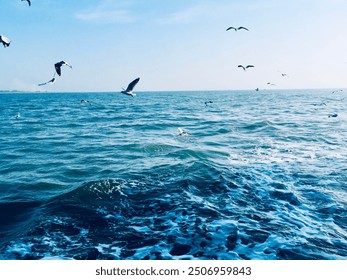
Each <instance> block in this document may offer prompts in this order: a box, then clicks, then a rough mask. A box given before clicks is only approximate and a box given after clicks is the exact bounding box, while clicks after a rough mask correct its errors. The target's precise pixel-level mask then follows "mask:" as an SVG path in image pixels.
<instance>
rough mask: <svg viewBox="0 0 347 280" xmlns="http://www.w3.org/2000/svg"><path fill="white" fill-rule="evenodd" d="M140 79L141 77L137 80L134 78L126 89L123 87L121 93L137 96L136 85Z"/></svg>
mask: <svg viewBox="0 0 347 280" xmlns="http://www.w3.org/2000/svg"><path fill="white" fill-rule="evenodd" d="M139 81H140V78H136V79H135V80H133V81H132V82H131V83H130V84H129V85H128V87H127V88H126V89H124V88H123V90H122V91H121V93H123V94H126V95H130V96H132V97H134V96H136V94H135V93H133V90H134V87H135V86H136V85H137V83H138V82H139Z"/></svg>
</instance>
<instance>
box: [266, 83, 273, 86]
mask: <svg viewBox="0 0 347 280" xmlns="http://www.w3.org/2000/svg"><path fill="white" fill-rule="evenodd" d="M267 84H268V85H269V86H275V84H273V83H270V82H268V83H267Z"/></svg>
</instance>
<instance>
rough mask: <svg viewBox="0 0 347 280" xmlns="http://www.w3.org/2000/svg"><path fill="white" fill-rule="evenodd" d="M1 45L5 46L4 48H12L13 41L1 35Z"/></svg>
mask: <svg viewBox="0 0 347 280" xmlns="http://www.w3.org/2000/svg"><path fill="white" fill-rule="evenodd" d="M0 43H2V44H3V45H4V48H6V47H9V46H10V44H11V40H10V39H8V38H7V37H5V36H4V35H0Z"/></svg>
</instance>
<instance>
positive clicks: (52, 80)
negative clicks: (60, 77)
mask: <svg viewBox="0 0 347 280" xmlns="http://www.w3.org/2000/svg"><path fill="white" fill-rule="evenodd" d="M54 81H55V78H54V77H53V78H52V79H51V80H49V81H48V82H45V83H42V84H38V86H44V85H47V84H49V83H54Z"/></svg>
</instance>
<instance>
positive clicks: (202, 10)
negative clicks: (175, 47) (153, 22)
mask: <svg viewBox="0 0 347 280" xmlns="http://www.w3.org/2000/svg"><path fill="white" fill-rule="evenodd" d="M208 11H209V7H208V5H205V4H199V5H196V6H192V7H189V8H186V9H184V10H181V11H178V12H174V13H172V14H169V15H167V16H165V17H162V18H159V19H158V20H157V22H158V23H162V24H181V23H190V22H193V21H195V20H196V19H198V18H201V17H204V16H206V15H207V14H208Z"/></svg>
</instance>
